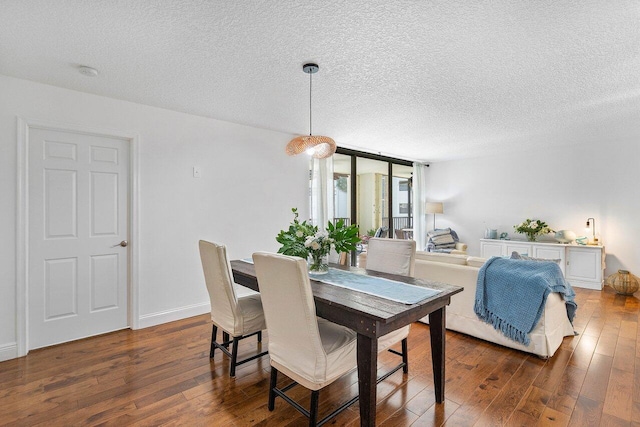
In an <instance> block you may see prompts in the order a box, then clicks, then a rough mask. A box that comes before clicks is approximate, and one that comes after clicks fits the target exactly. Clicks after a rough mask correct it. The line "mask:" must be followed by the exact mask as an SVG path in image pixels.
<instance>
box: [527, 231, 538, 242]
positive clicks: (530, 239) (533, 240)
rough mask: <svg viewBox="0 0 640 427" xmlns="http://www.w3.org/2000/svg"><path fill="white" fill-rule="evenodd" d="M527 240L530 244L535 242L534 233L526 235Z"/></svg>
mask: <svg viewBox="0 0 640 427" xmlns="http://www.w3.org/2000/svg"><path fill="white" fill-rule="evenodd" d="M527 240H528V241H530V242H535V241H536V235H535V234H534V233H527Z"/></svg>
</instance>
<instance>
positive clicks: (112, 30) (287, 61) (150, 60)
mask: <svg viewBox="0 0 640 427" xmlns="http://www.w3.org/2000/svg"><path fill="white" fill-rule="evenodd" d="M309 61H313V62H317V63H318V64H319V65H320V72H319V73H318V74H315V75H314V77H313V131H314V133H316V134H324V135H328V136H331V137H333V138H334V139H335V140H336V142H337V143H338V144H339V145H340V146H344V147H350V148H356V149H361V150H364V151H369V152H380V153H382V154H386V155H393V156H396V157H401V158H407V159H414V160H427V161H435V160H443V159H452V158H460V157H471V156H483V155H492V154H496V153H498V152H503V151H514V150H526V149H532V148H535V147H542V148H544V147H548V146H549V145H573V144H580V143H583V142H591V141H605V142H609V141H616V140H620V139H629V138H635V139H638V138H640V72H639V70H640V2H638V1H637V0H615V1H611V0H600V1H589V0H575V1H562V0H560V1H552V0H547V1H530V2H525V1H513V0H510V1H504V0H498V1H486V2H472V1H468V0H465V1H457V2H456V1H449V0H442V1H417V0H416V1H406V0H405V1H389V0H385V1H377V0H376V1H371V0H350V1H342V0H330V1H277V2H276V1H267V0H263V1H205V0H200V1H195V0H190V1H187V0H164V1H131V0H109V1H88V0H82V1H80V0H77V1H70V0H56V1H50V0H2V1H1V2H0V74H5V75H8V76H15V77H19V78H24V79H28V80H34V81H38V82H42V83H47V84H51V85H55V86H61V87H65V88H70V89H75V90H79V91H84V92H89V93H94V94H99V95H104V96H109V97H113V98H118V99H124V100H128V101H133V102H138V103H142V104H147V105H153V106H158V107H163V108H167V109H171V110H177V111H183V112H187V113H192V114H197V115H202V116H207V117H213V118H217V119H222V120H227V121H231V122H235V123H242V124H247V125H251V126H257V127H261V128H267V129H273V130H278V131H283V132H287V133H291V134H297V133H303V134H304V133H308V123H309V116H308V114H309V112H308V102H309V98H308V93H309V86H308V84H309V78H308V76H307V75H306V74H304V73H303V72H302V71H301V68H302V64H303V63H305V62H309ZM78 65H89V66H92V67H95V68H97V69H98V70H99V71H100V75H99V76H98V77H96V78H88V77H85V76H82V75H81V74H79V73H78V72H77V70H76V69H75V68H76V67H77V66H78ZM0 99H1V94H0ZM287 142H288V141H287V140H284V141H283V149H284V145H286V143H287Z"/></svg>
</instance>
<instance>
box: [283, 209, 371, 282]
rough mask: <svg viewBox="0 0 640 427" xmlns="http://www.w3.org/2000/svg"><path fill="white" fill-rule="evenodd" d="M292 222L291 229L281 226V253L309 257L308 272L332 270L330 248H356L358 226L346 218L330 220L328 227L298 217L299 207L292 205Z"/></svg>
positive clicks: (358, 240)
mask: <svg viewBox="0 0 640 427" xmlns="http://www.w3.org/2000/svg"><path fill="white" fill-rule="evenodd" d="M291 211H292V212H293V215H294V217H293V222H292V223H291V225H289V229H288V230H281V231H280V233H279V234H278V236H277V237H276V240H277V241H278V243H280V244H281V245H282V247H281V248H280V249H278V253H281V254H284V255H292V256H299V257H301V258H305V259H308V260H309V272H310V273H314V274H321V273H326V272H327V271H328V270H329V261H328V259H329V252H330V251H331V248H332V247H333V248H334V249H335V250H336V252H338V253H340V252H350V251H353V250H355V249H356V243H358V242H360V238H359V237H358V226H357V225H350V226H345V225H344V221H343V220H339V221H338V222H337V223H336V224H335V225H333V224H332V223H331V222H329V223H327V228H326V229H325V230H318V227H317V226H315V225H312V224H310V223H308V222H307V221H302V222H300V220H298V209H297V208H293V209H291Z"/></svg>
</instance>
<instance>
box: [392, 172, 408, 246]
mask: <svg viewBox="0 0 640 427" xmlns="http://www.w3.org/2000/svg"><path fill="white" fill-rule="evenodd" d="M392 171H393V173H392V175H393V176H392V178H391V191H392V197H391V200H392V205H391V216H392V218H393V221H392V228H393V236H394V237H395V238H397V239H411V238H412V237H413V217H412V215H413V167H412V166H405V165H398V164H393V165H392Z"/></svg>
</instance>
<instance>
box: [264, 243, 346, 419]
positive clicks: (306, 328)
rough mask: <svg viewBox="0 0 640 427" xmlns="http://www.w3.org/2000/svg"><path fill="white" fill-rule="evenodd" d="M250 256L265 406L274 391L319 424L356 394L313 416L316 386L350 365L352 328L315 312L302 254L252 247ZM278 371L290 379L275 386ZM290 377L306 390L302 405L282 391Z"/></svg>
mask: <svg viewBox="0 0 640 427" xmlns="http://www.w3.org/2000/svg"><path fill="white" fill-rule="evenodd" d="M253 262H254V264H255V268H256V276H257V278H258V283H259V285H260V294H261V295H262V304H263V306H264V314H265V318H266V321H267V327H268V330H269V356H270V359H271V381H270V384H269V404H268V408H269V410H270V411H273V410H274V409H275V398H276V397H277V396H280V397H281V398H283V399H284V400H285V401H286V402H287V403H289V404H291V405H292V406H293V407H294V408H296V409H297V410H298V411H300V412H301V413H302V414H304V415H306V416H307V417H309V425H311V426H315V425H322V424H324V423H325V422H327V421H329V420H330V419H331V418H333V417H334V416H335V415H337V414H338V412H340V411H342V410H344V409H346V408H347V407H348V406H349V405H351V404H352V403H354V402H355V401H356V400H357V396H356V397H354V398H352V399H351V400H350V401H349V402H346V403H345V404H343V405H341V406H340V407H339V408H338V409H336V410H335V411H333V412H332V413H331V414H329V415H327V416H325V417H324V418H323V419H322V420H320V421H317V416H318V397H319V390H320V389H321V388H323V387H325V386H327V385H329V384H331V383H332V382H334V381H335V380H337V379H338V378H340V377H341V376H342V375H344V374H346V373H347V372H349V371H351V370H353V369H355V368H356V333H355V332H354V331H352V330H351V329H348V328H346V327H344V326H340V325H337V324H335V323H332V322H329V321H328V320H325V319H322V318H319V317H317V316H316V305H315V302H314V299H313V291H312V289H311V284H310V282H309V276H308V273H307V262H306V261H305V260H304V259H302V258H298V257H290V256H285V255H280V254H272V253H266V252H258V253H255V254H253ZM278 372H282V373H283V374H285V375H286V376H288V377H289V378H291V379H292V380H293V381H294V382H293V383H292V384H290V385H288V386H286V387H284V388H282V389H279V388H277V387H276V382H277V378H278ZM296 383H297V384H300V385H302V386H304V387H306V388H307V389H309V390H311V404H310V409H309V410H308V411H307V410H306V409H304V408H303V407H302V406H301V405H300V404H298V403H297V402H295V401H294V400H292V399H291V398H290V397H289V396H287V395H286V394H285V393H286V391H288V390H289V389H290V388H291V387H293V386H295V385H296Z"/></svg>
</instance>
